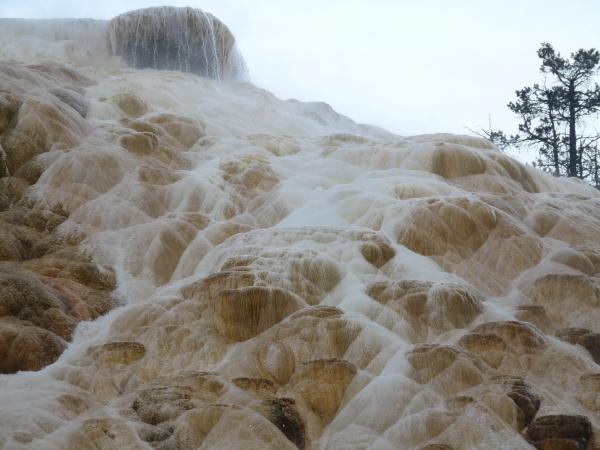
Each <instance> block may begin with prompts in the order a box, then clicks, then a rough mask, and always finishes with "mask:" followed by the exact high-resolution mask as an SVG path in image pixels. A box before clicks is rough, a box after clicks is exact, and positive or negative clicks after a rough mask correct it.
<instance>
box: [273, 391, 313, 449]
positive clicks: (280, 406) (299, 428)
mask: <svg viewBox="0 0 600 450" xmlns="http://www.w3.org/2000/svg"><path fill="white" fill-rule="evenodd" d="M263 406H264V407H265V409H266V410H267V418H268V419H269V420H270V421H271V422H272V423H273V424H275V426H277V428H279V429H280V430H281V432H282V433H283V434H284V435H285V437H287V438H288V439H289V440H290V441H291V442H293V443H294V444H295V445H296V447H298V448H299V449H301V450H303V449H304V448H305V446H306V426H305V425H304V420H303V419H302V416H301V415H300V413H299V412H298V409H297V408H296V401H295V400H294V399H291V398H274V397H272V398H268V399H266V400H264V401H263Z"/></svg>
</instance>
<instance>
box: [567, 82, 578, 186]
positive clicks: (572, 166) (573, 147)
mask: <svg viewBox="0 0 600 450" xmlns="http://www.w3.org/2000/svg"><path fill="white" fill-rule="evenodd" d="M568 99H569V176H570V177H576V176H577V135H576V128H575V125H576V121H575V119H576V117H575V82H574V81H571V82H570V83H569V94H568Z"/></svg>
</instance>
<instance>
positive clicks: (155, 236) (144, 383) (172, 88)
mask: <svg viewBox="0 0 600 450" xmlns="http://www.w3.org/2000/svg"><path fill="white" fill-rule="evenodd" d="M0 29H2V33H1V37H0V43H1V44H2V46H1V47H0V56H1V59H2V60H4V61H6V62H2V63H0V96H1V101H0V145H1V147H0V150H1V151H0V154H1V155H3V158H2V167H3V169H2V170H3V172H4V175H8V176H4V177H3V178H0V194H1V195H0V211H2V212H0V225H1V227H2V228H0V237H2V241H1V242H0V260H2V261H4V262H2V263H1V264H0V292H1V293H0V355H2V357H3V360H2V361H0V371H1V372H4V373H5V375H0V448H5V449H11V450H12V449H29V448H35V449H61V450H65V449H73V450H75V449H96V448H101V449H152V448H157V449H165V450H166V449H196V448H202V449H266V448H272V449H294V448H300V449H304V448H306V449H342V448H343V449H366V448H368V449H378V450H379V449H422V448H429V449H436V448H437V449H448V448H453V449H475V448H477V449H492V448H505V449H531V448H534V446H537V447H538V448H586V447H585V446H587V448H600V447H598V446H599V445H600V444H599V442H600V441H599V440H598V438H597V435H598V427H599V426H600V419H599V416H598V412H599V411H600V367H599V366H598V363H599V362H600V354H599V353H600V351H599V348H600V344H599V342H600V341H599V337H600V335H599V334H598V333H600V320H599V319H600V317H599V312H598V311H599V307H600V195H599V194H598V192H597V191H595V190H593V189H592V188H590V187H589V186H587V185H585V184H583V183H580V182H577V181H573V180H567V179H560V180H559V179H555V178H552V177H551V176H549V175H547V174H544V173H542V172H540V171H537V170H534V169H532V168H530V167H526V166H523V165H522V164H520V163H519V162H517V161H515V160H513V159H511V158H509V157H508V156H507V155H505V154H502V153H501V152H499V151H498V150H497V149H496V148H495V147H493V146H492V145H491V144H490V143H489V142H487V141H485V140H482V139H479V138H474V137H468V136H455V135H448V134H438V135H423V136H412V137H404V136H398V135H394V134H392V133H389V132H387V131H385V130H383V129H379V128H377V127H372V126H367V125H361V124H357V123H355V122H353V121H352V120H351V119H349V118H347V117H344V116H342V115H339V114H338V113H336V112H335V111H334V110H333V109H332V108H331V107H329V106H328V105H326V104H324V103H302V102H298V101H294V100H288V101H282V100H280V99H278V98H276V97H274V96H273V95H272V94H270V93H269V92H268V91H265V90H262V89H259V88H257V87H255V86H253V85H252V84H249V83H247V82H245V80H247V75H246V72H245V69H244V67H245V65H244V63H243V59H242V58H241V56H239V54H238V53H237V50H235V41H234V39H233V36H231V34H230V33H229V31H228V30H227V29H226V27H225V26H224V25H223V24H222V23H220V22H218V21H217V20H216V19H215V18H214V17H212V16H210V15H208V14H205V13H203V12H201V11H198V10H190V9H173V8H156V9H151V10H142V11H134V12H132V13H127V14H124V15H122V16H119V17H117V18H115V19H114V20H113V21H110V22H103V21H91V20H82V21H79V20H69V21H24V20H5V21H1V22H0ZM158 69H161V70H158ZM198 74H199V75H204V76H205V77H200V76H198ZM15 286H16V287H15ZM28 289H31V292H32V293H31V294H29V292H30V291H29V290H28ZM27 369H38V370H30V371H27ZM19 370H21V371H19ZM15 372H17V373H15ZM557 430H558V431H557ZM544 445H545V446H546V447H543V446H544ZM550 445H556V446H555V447H549V446H550ZM560 445H562V446H563V447H560ZM569 446H570V447H569ZM575 446H579V447H575Z"/></svg>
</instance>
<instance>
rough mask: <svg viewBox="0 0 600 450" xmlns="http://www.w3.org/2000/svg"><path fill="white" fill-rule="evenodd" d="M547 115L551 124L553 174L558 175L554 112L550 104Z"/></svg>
mask: <svg viewBox="0 0 600 450" xmlns="http://www.w3.org/2000/svg"><path fill="white" fill-rule="evenodd" d="M548 103H550V102H548ZM548 116H549V119H550V123H551V124H552V159H553V163H554V176H555V177H560V161H559V160H558V145H559V144H558V135H557V133H556V125H555V124H554V113H553V112H552V106H550V105H548Z"/></svg>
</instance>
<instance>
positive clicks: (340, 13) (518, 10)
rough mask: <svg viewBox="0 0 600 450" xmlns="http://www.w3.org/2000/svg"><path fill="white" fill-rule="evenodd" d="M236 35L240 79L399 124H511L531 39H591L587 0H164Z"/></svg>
mask: <svg viewBox="0 0 600 450" xmlns="http://www.w3.org/2000/svg"><path fill="white" fill-rule="evenodd" d="M166 1H167V0H162V1H161V0H157V1H154V0H100V1H81V0H0V17H30V18H51V17H92V18H99V19H110V18H112V17H114V16H115V15H117V14H119V13H121V12H125V11H127V10H131V9H137V8H141V7H147V6H156V5H162V4H165V2H166ZM167 4H171V5H175V6H194V7H199V8H202V9H204V10H205V11H209V12H212V13H213V14H215V15H216V16H217V17H218V18H220V19H221V20H222V21H223V22H225V23H226V24H227V25H228V26H229V27H230V29H231V30H232V31H233V33H234V34H235V35H236V38H237V40H238V43H239V46H240V48H241V51H242V53H243V55H244V57H245V58H246V61H247V63H248V67H249V69H250V74H251V77H252V80H253V81H254V83H255V84H257V85H259V86H261V87H264V88H267V89H269V90H270V91H272V92H274V93H275V94H276V95H278V96H279V97H282V98H298V99H300V100H320V101H326V102H328V103H330V104H331V105H332V106H333V107H334V108H335V109H336V110H337V111H339V112H341V113H343V114H346V115H348V116H350V117H352V118H353V119H355V120H357V121H360V122H367V123H372V124H376V125H380V126H383V127H385V128H388V129H390V130H391V131H394V132H396V133H399V134H418V133H430V132H442V131H447V132H454V133H465V132H468V130H467V129H466V127H471V128H477V127H478V126H485V125H487V122H488V115H491V118H492V123H493V125H494V126H496V127H502V128H505V129H511V128H514V125H515V121H514V118H513V116H512V114H511V113H510V111H508V110H507V108H506V103H508V101H510V100H512V99H513V96H514V91H515V89H517V88H521V87H522V86H524V85H526V84H530V83H531V82H533V81H536V80H538V79H539V74H538V68H539V61H538V58H537V56H536V50H537V49H538V47H539V45H540V43H541V42H543V41H548V42H550V43H552V44H553V45H555V47H556V48H557V49H558V50H559V51H561V52H563V53H567V54H568V53H570V52H571V51H573V50H575V49H577V48H581V47H585V48H589V47H600V33H598V23H599V22H600V1H594V0H569V1H567V0H556V1H555V0H540V1H537V0H536V1H533V0H531V1H525V0H502V1H494V2H492V1H485V0H413V1H403V0H302V1H298V0H184V1H179V0H170V1H168V2H167Z"/></svg>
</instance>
